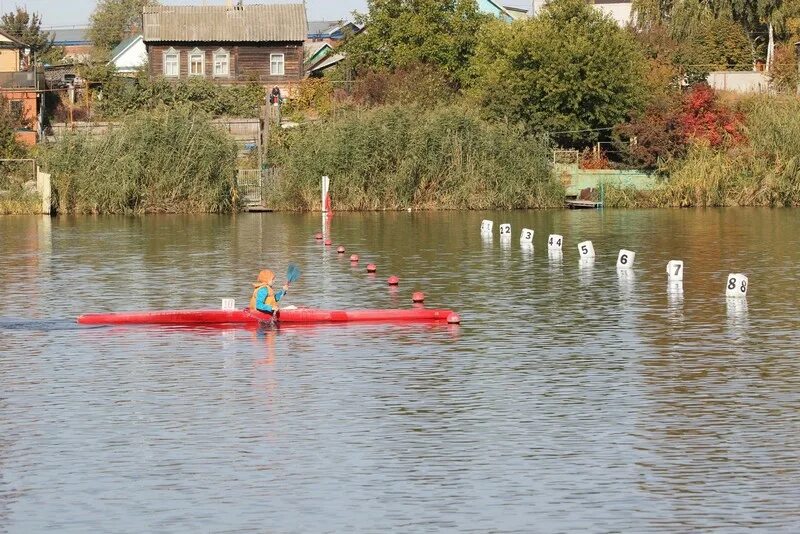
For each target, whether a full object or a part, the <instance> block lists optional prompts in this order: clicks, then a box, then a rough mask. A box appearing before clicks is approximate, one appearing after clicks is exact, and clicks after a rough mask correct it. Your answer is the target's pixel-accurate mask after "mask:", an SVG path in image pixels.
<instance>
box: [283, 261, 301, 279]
mask: <svg viewBox="0 0 800 534" xmlns="http://www.w3.org/2000/svg"><path fill="white" fill-rule="evenodd" d="M299 279H300V267H298V266H297V265H295V264H294V263H291V264H289V269H288V270H287V271H286V281H287V282H289V283H290V284H291V283H292V282H295V281H297V280H299Z"/></svg>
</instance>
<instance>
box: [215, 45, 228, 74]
mask: <svg viewBox="0 0 800 534" xmlns="http://www.w3.org/2000/svg"><path fill="white" fill-rule="evenodd" d="M213 58H214V65H213V67H212V70H213V72H214V77H215V78H227V77H229V76H230V75H231V53H230V52H228V51H227V50H225V49H224V48H220V49H219V50H217V51H215V52H214V54H213ZM222 58H224V59H225V72H217V62H218V61H220V60H221V59H222Z"/></svg>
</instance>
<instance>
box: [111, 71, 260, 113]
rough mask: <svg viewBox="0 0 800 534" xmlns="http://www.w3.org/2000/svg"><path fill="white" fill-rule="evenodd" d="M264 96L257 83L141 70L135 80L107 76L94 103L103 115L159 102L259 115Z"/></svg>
mask: <svg viewBox="0 0 800 534" xmlns="http://www.w3.org/2000/svg"><path fill="white" fill-rule="evenodd" d="M264 99H265V94H264V88H263V87H262V86H260V85H258V84H257V83H251V84H246V85H229V86H226V85H220V84H216V83H214V82H213V81H211V80H206V79H203V78H191V79H189V80H185V81H180V82H178V83H172V82H169V81H167V80H165V79H163V78H153V79H150V78H149V77H148V76H147V73H146V72H144V71H143V72H142V73H140V75H139V76H138V78H136V79H135V80H131V79H128V78H121V77H114V76H109V77H107V78H106V79H105V81H104V82H103V89H102V98H100V99H99V100H98V102H97V107H98V110H99V112H100V113H101V115H102V116H103V117H105V118H117V117H124V116H126V115H127V114H129V113H131V112H134V111H138V110H153V109H158V108H160V107H162V106H167V107H176V106H177V107H182V106H188V107H190V108H192V109H195V110H198V111H202V112H205V113H208V114H211V115H213V116H215V117H219V116H228V117H258V116H260V109H261V106H262V105H264Z"/></svg>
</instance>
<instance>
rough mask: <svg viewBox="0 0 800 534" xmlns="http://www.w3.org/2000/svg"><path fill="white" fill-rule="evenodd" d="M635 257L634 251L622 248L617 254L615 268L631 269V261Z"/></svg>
mask: <svg viewBox="0 0 800 534" xmlns="http://www.w3.org/2000/svg"><path fill="white" fill-rule="evenodd" d="M635 259H636V253H635V252H633V251H630V250H625V249H624V248H623V249H622V250H620V251H619V256H617V269H633V261H634V260H635Z"/></svg>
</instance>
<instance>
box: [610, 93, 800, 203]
mask: <svg viewBox="0 0 800 534" xmlns="http://www.w3.org/2000/svg"><path fill="white" fill-rule="evenodd" d="M738 107H739V111H740V112H741V113H742V114H743V116H744V127H745V135H746V139H747V140H746V142H744V143H742V144H739V145H737V146H735V147H729V148H725V149H720V148H712V147H710V146H708V145H704V144H696V145H694V146H692V147H691V149H690V150H689V152H688V154H687V155H686V157H685V158H682V159H681V160H678V161H675V162H673V163H672V165H671V166H670V168H669V174H668V177H667V179H665V181H664V183H663V184H662V185H661V186H660V187H658V188H656V189H655V190H653V191H650V192H642V191H633V190H630V189H620V188H614V187H609V188H607V189H606V199H605V200H606V205H607V206H608V207H620V208H635V207H694V206H697V207H712V206H773V207H790V206H800V121H798V120H797V117H800V99H798V98H796V97H790V96H787V97H774V96H772V97H767V96H762V97H752V98H748V99H745V100H742V101H740V102H739V103H738Z"/></svg>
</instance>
